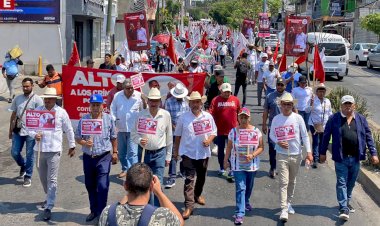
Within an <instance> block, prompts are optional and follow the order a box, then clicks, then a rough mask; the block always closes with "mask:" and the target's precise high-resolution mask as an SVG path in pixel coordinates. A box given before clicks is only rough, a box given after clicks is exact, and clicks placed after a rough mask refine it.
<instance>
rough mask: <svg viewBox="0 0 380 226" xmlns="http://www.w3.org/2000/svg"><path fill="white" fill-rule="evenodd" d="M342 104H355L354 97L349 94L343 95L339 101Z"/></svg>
mask: <svg viewBox="0 0 380 226" xmlns="http://www.w3.org/2000/svg"><path fill="white" fill-rule="evenodd" d="M340 102H341V103H342V104H344V103H348V102H349V103H353V104H355V99H354V97H353V96H350V95H344V96H343V97H342V99H341V101H340Z"/></svg>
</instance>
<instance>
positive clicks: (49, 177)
mask: <svg viewBox="0 0 380 226" xmlns="http://www.w3.org/2000/svg"><path fill="white" fill-rule="evenodd" d="M41 98H43V99H44V106H41V107H38V108H36V110H44V111H50V112H54V113H55V129H54V130H49V131H29V135H30V136H31V137H34V138H35V139H36V141H37V143H36V145H35V146H34V150H35V151H38V152H39V153H38V155H37V156H38V157H37V168H38V173H39V175H40V180H41V184H42V187H43V189H44V192H45V194H46V199H45V201H44V202H43V203H42V205H41V208H43V209H44V214H43V219H44V220H45V221H48V220H50V218H51V210H52V209H53V207H54V203H55V198H56V196H57V186H58V181H57V178H58V168H59V161H60V158H61V153H62V135H63V132H64V133H66V136H67V140H68V145H69V147H70V149H69V152H68V155H69V156H70V157H72V156H74V154H75V139H74V131H73V127H72V125H71V121H70V118H69V115H68V114H67V112H66V110H64V109H63V108H61V107H59V106H58V105H57V104H56V103H57V99H60V98H61V97H60V96H58V95H57V91H56V90H55V88H46V90H45V92H44V94H43V95H42V96H41Z"/></svg>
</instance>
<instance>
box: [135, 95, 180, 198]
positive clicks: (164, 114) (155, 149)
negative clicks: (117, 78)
mask: <svg viewBox="0 0 380 226" xmlns="http://www.w3.org/2000/svg"><path fill="white" fill-rule="evenodd" d="M147 99H148V108H147V109H144V110H142V111H141V112H140V113H139V114H138V115H137V117H136V120H135V125H134V126H133V128H132V132H131V137H132V140H133V142H134V143H136V144H139V154H138V158H139V160H141V158H142V155H143V152H144V150H145V154H144V159H142V161H143V162H145V163H146V164H147V165H148V166H150V168H151V169H152V171H153V174H154V175H156V176H157V177H158V178H159V179H160V182H161V184H163V177H164V170H165V166H169V163H170V160H171V159H172V147H173V128H172V120H171V117H170V114H169V112H168V111H166V110H164V109H162V108H160V105H161V93H160V90H159V89H157V88H152V89H150V91H149V94H148V97H147ZM148 120H149V123H150V124H151V125H152V127H151V128H153V129H151V130H149V132H147V131H146V130H147V128H148V126H146V130H145V131H141V130H139V131H138V130H137V128H141V125H140V124H139V122H142V121H145V122H146V123H147V124H148ZM143 130H144V129H143ZM143 148H144V150H143ZM151 198H152V197H151ZM151 200H152V199H151ZM152 201H153V200H152ZM154 202H155V204H158V200H157V199H155V201H154Z"/></svg>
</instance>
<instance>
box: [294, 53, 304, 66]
mask: <svg viewBox="0 0 380 226" xmlns="http://www.w3.org/2000/svg"><path fill="white" fill-rule="evenodd" d="M305 61H306V55H302V56H300V57H298V58H297V59H296V61H295V62H294V63H296V64H298V65H300V64H302V63H303V62H305Z"/></svg>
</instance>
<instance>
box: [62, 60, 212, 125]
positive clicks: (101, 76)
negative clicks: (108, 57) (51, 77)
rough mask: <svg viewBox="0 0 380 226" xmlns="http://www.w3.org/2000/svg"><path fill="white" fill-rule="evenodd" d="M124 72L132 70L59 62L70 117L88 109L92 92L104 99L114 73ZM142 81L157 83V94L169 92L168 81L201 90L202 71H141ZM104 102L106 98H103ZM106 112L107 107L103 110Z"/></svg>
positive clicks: (142, 88)
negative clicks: (60, 63) (86, 66)
mask: <svg viewBox="0 0 380 226" xmlns="http://www.w3.org/2000/svg"><path fill="white" fill-rule="evenodd" d="M120 74H122V75H124V76H125V77H126V78H130V77H131V76H132V75H135V74H136V72H121V71H111V70H101V69H95V68H84V67H71V66H67V65H63V66H62V80H63V98H64V104H65V109H66V111H67V113H68V114H69V116H70V119H72V120H79V119H80V118H81V117H82V116H83V114H86V113H88V111H89V99H90V96H91V95H92V94H95V93H99V94H101V95H102V96H103V98H104V99H107V96H108V93H109V91H110V90H111V89H112V88H113V87H114V86H115V84H116V77H117V76H118V75H120ZM142 76H143V78H144V81H145V84H148V83H149V82H150V81H152V80H156V81H157V82H158V83H159V84H160V91H161V95H162V96H165V95H166V94H167V93H168V92H169V88H168V87H167V85H166V84H167V83H168V82H174V83H179V82H180V83H182V84H184V85H185V86H186V87H187V89H188V90H189V93H191V92H192V91H198V92H200V93H201V95H202V94H203V86H204V81H205V78H206V73H186V74H181V73H142ZM141 90H142V92H144V93H148V92H149V87H148V86H147V85H145V86H143V87H141ZM104 103H106V100H104ZM105 111H106V112H108V109H106V110H105Z"/></svg>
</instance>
